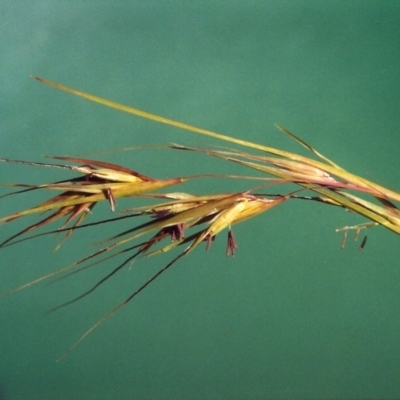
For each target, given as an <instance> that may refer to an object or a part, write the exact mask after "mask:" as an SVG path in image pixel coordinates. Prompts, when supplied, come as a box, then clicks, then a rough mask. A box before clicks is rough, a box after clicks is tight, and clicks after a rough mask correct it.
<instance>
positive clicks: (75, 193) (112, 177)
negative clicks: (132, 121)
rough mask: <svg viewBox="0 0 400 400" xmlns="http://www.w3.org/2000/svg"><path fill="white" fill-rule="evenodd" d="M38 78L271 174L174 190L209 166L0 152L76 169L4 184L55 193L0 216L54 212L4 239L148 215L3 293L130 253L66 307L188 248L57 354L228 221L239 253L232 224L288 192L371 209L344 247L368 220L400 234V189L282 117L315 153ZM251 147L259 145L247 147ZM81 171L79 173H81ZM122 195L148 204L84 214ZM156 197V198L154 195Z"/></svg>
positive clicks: (231, 247) (231, 249)
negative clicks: (126, 270) (187, 171)
mask: <svg viewBox="0 0 400 400" xmlns="http://www.w3.org/2000/svg"><path fill="white" fill-rule="evenodd" d="M34 79H36V80H38V81H39V82H42V83H45V84H47V85H49V86H52V87H54V88H57V89H60V90H63V91H65V92H69V93H72V94H74V95H77V96H80V97H83V98H85V99H87V100H90V101H94V102H97V103H100V104H102V105H105V106H107V107H111V108H115V109H117V110H120V111H124V112H127V113H130V114H134V115H136V116H139V117H143V118H146V119H150V120H153V121H155V122H160V123H164V124H167V125H171V126H174V127H176V128H181V129H184V130H187V131H191V132H194V133H197V134H200V135H206V136H210V137H212V138H214V139H218V140H222V141H225V142H229V143H231V144H234V145H238V146H239V149H240V148H241V149H243V150H237V149H222V150H215V149H204V148H193V147H187V146H182V145H177V144H172V145H169V146H168V147H169V148H170V149H171V150H173V151H192V152H197V153H203V154H204V155H205V156H209V157H217V158H219V159H222V160H225V161H227V162H231V163H236V164H240V165H242V166H244V167H247V168H249V169H250V170H257V171H260V172H262V173H265V174H266V177H265V178H263V177H254V176H243V177H238V176H236V175H226V176H225V177H226V178H236V179H237V178H242V179H243V180H248V181H250V180H253V182H254V180H255V179H256V180H259V184H258V186H256V187H254V183H253V187H249V188H248V190H246V191H238V192H231V193H218V194H190V193H184V192H166V191H165V189H166V188H169V187H171V186H176V185H179V184H181V183H183V182H185V181H189V180H192V179H199V178H201V177H202V175H197V176H191V177H174V178H170V179H156V178H151V177H148V176H145V175H142V174H140V173H139V172H136V171H134V170H131V169H128V168H126V167H122V166H119V165H115V164H110V163H107V162H103V161H97V160H91V159H86V158H76V157H51V158H52V159H53V160H56V162H57V163H58V164H55V163H39V162H28V161H19V160H9V159H5V158H2V159H0V161H3V162H9V163H22V164H26V165H29V166H40V167H46V168H58V169H63V170H66V171H68V172H71V173H73V174H75V176H74V177H73V178H71V179H67V180H62V181H58V182H54V183H46V184H42V185H31V184H27V183H12V184H4V185H3V186H7V187H14V188H18V189H17V191H14V192H12V193H8V194H5V195H3V196H1V197H3V198H4V197H6V196H10V195H16V194H21V193H23V192H29V191H33V190H41V191H51V192H55V193H56V194H55V195H53V197H51V198H50V199H49V200H47V201H45V202H43V203H41V204H38V205H36V206H34V207H31V208H29V209H27V210H24V211H19V212H16V213H14V214H11V215H9V216H5V217H3V218H0V222H1V223H6V222H11V221H13V220H15V219H17V218H21V217H24V216H26V215H31V214H37V213H40V214H42V213H49V215H47V216H46V217H44V218H43V217H42V218H41V219H40V218H39V221H38V222H36V223H34V224H32V225H30V226H28V227H27V228H25V229H23V230H22V231H20V232H18V233H16V234H14V235H12V236H11V237H10V238H8V239H7V240H5V241H4V242H3V243H1V244H0V248H2V247H6V246H10V245H12V244H16V243H18V242H20V241H22V240H25V239H21V238H20V237H21V236H22V235H24V234H27V233H29V232H32V231H35V230H36V229H38V228H40V227H43V226H46V225H48V224H50V223H52V222H56V221H58V220H60V221H62V222H61V225H60V227H59V228H58V229H56V230H53V231H51V232H46V233H45V234H49V233H64V234H65V235H64V240H65V239H67V238H68V237H69V236H70V235H71V234H72V233H73V232H75V231H76V230H78V229H80V228H84V227H85V228H88V227H91V226H97V225H98V224H101V223H109V222H112V221H115V220H118V219H121V218H139V217H144V218H145V222H142V223H137V224H134V225H133V226H132V227H131V228H129V229H128V230H126V231H124V232H121V233H119V234H117V235H114V236H112V237H110V238H108V239H106V240H104V241H103V242H102V243H100V244H98V245H99V247H100V248H99V249H98V250H96V251H94V252H93V253H91V254H90V255H88V256H86V257H84V258H82V259H80V260H78V261H75V262H74V263H72V264H70V265H67V266H64V267H62V268H60V269H58V270H55V271H53V272H51V273H49V274H47V275H45V276H42V277H39V278H38V279H36V280H34V281H31V282H28V283H26V284H24V285H22V286H19V287H17V288H15V289H13V290H10V291H8V292H7V293H3V294H2V295H0V296H7V295H9V294H11V293H15V292H17V291H19V290H21V289H24V288H26V287H29V286H31V285H33V284H36V283H38V282H40V281H43V280H45V279H48V278H54V277H55V276H58V275H59V276H68V275H70V274H73V273H76V272H78V271H81V270H83V269H86V268H90V267H93V266H95V265H97V264H99V263H101V262H104V261H106V260H108V259H112V258H114V257H125V258H124V259H123V260H122V261H120V262H119V263H117V265H116V266H115V267H114V269H113V270H112V271H111V272H110V273H108V274H107V275H106V276H104V277H103V278H102V279H101V280H100V281H98V282H97V283H96V284H95V285H93V286H92V287H91V288H90V289H89V290H87V291H86V292H85V293H83V294H81V295H80V296H79V297H77V298H75V299H72V300H71V301H69V302H68V303H65V304H62V305H61V306H59V307H56V308H55V309H58V308H60V307H64V306H66V305H68V304H71V303H72V302H75V301H77V300H80V299H82V298H83V297H85V296H87V295H88V294H90V293H91V292H93V291H94V290H96V289H97V288H98V287H99V286H100V285H102V284H103V283H104V282H106V281H107V280H108V279H109V278H111V277H112V276H113V275H114V274H116V273H117V272H118V271H119V270H121V269H122V268H123V267H125V266H126V265H128V264H130V263H131V262H132V261H133V260H134V259H136V258H138V257H142V258H143V257H150V256H155V255H159V254H163V253H168V252H169V251H170V250H173V249H175V248H179V249H181V251H180V252H179V253H178V255H176V256H174V257H173V258H172V259H171V260H170V261H169V262H168V263H167V264H166V265H164V266H163V267H162V268H161V269H160V270H159V271H158V272H157V273H156V274H155V275H154V276H152V277H151V278H150V279H149V280H148V281H147V282H145V283H144V284H143V285H142V286H140V287H139V288H138V289H137V290H136V291H134V292H133V293H132V294H131V295H130V296H129V297H128V298H126V299H125V300H124V301H123V302H122V303H120V304H119V305H117V306H116V307H115V308H114V309H112V310H111V311H109V312H108V313H107V314H105V315H104V316H103V317H102V318H100V319H99V320H98V321H97V322H96V323H95V324H94V325H93V326H92V327H90V328H89V329H88V330H87V331H86V332H85V333H84V334H83V335H82V336H81V337H80V338H79V339H78V340H77V341H76V342H75V343H74V344H73V345H72V346H71V347H70V348H69V349H68V350H67V351H66V353H64V354H63V355H62V356H61V357H60V358H59V360H60V359H62V358H64V357H65V356H66V355H67V354H68V353H69V352H70V351H71V350H72V349H73V348H74V347H75V346H77V345H78V344H79V343H80V342H81V341H82V340H83V339H84V338H85V337H86V336H88V335H89V334H90V333H91V332H92V331H93V330H94V329H95V328H97V327H98V326H99V325H100V324H102V323H103V322H104V321H106V320H107V319H108V318H110V317H111V316H112V315H113V314H114V313H116V312H117V311H118V310H120V309H121V308H122V307H124V306H125V305H126V304H127V303H128V302H130V301H131V300H132V299H133V298H134V297H135V296H136V295H137V294H139V293H140V292H141V291H142V290H143V289H145V288H146V287H147V286H148V285H149V284H150V283H151V282H153V281H154V280H155V279H156V278H158V277H159V276H160V275H161V274H162V273H163V272H165V271H166V270H167V269H168V268H170V267H171V266H172V265H173V264H174V263H175V262H176V261H177V260H178V259H180V258H182V257H184V256H186V255H187V254H189V253H191V252H192V251H193V250H194V249H195V248H196V247H198V246H199V245H200V244H202V243H203V242H204V243H205V247H206V249H207V250H208V249H209V248H210V246H211V244H212V242H213V240H214V239H215V237H216V236H217V235H218V234H219V233H220V232H222V231H223V230H227V232H228V234H227V244H226V255H227V256H233V255H235V251H236V248H237V242H236V239H235V236H234V234H233V230H232V227H233V225H235V224H237V223H240V222H243V221H245V220H247V219H250V218H252V217H255V216H257V215H259V214H261V213H263V212H266V211H268V210H270V209H271V208H273V207H275V206H278V205H280V204H282V203H284V202H286V201H288V200H299V199H301V200H307V201H318V202H322V203H324V204H326V205H330V206H335V207H342V208H344V209H346V210H350V211H352V212H354V213H357V214H360V215H362V216H364V217H366V218H367V221H366V222H365V223H363V224H360V225H355V226H345V227H341V228H338V229H336V231H337V232H343V240H342V248H343V247H344V246H345V243H346V238H347V233H348V231H350V230H354V231H355V239H356V240H357V238H358V236H359V233H360V231H361V230H366V229H367V228H370V227H373V226H377V225H381V226H383V227H385V228H387V229H390V230H391V231H393V232H395V233H397V234H400V211H399V208H398V207H397V206H396V202H399V201H400V193H397V192H395V191H392V190H390V189H387V188H385V187H383V186H380V185H378V184H376V183H374V182H371V181H368V180H366V179H364V178H362V177H360V176H357V175H355V174H352V173H350V172H348V171H346V170H345V169H343V168H342V167H340V166H339V165H337V164H336V163H334V162H333V161H331V160H329V159H328V158H326V157H325V156H323V155H322V154H321V153H319V152H318V151H317V150H315V149H314V148H313V147H311V146H310V145H309V144H307V143H306V142H305V141H303V140H302V139H300V138H299V137H297V136H295V135H294V134H293V133H291V132H289V131H288V130H287V129H285V128H283V127H281V126H279V125H277V127H278V129H279V130H281V131H282V132H283V133H285V134H286V135H288V136H289V137H291V138H292V139H294V140H295V141H297V142H298V143H299V144H301V145H302V146H304V147H305V148H306V149H308V150H309V151H310V152H311V153H312V155H313V157H314V158H309V157H305V156H302V155H299V154H296V153H292V152H287V151H284V150H280V149H276V148H273V147H268V146H265V145H262V144H257V143H253V142H249V141H245V140H241V139H236V138H234V137H231V136H226V135H222V134H219V133H215V132H212V131H209V130H206V129H202V128H197V127H194V126H192V125H188V124H185V123H182V122H177V121H174V120H171V119H168V118H163V117H160V116H158V115H154V114H151V113H148V112H145V111H141V110H138V109H136V108H132V107H128V106H124V105H121V104H118V103H115V102H112V101H109V100H105V99H102V98H100V97H97V96H94V95H91V94H88V93H84V92H82V91H79V90H75V89H72V88H69V87H67V86H64V85H61V84H59V83H55V82H52V81H49V80H46V79H42V78H38V77H34ZM244 150H246V151H244ZM251 150H253V151H255V152H254V153H253V152H249V151H251ZM77 174H78V176H76V175H77ZM203 176H204V175H203ZM219 178H221V176H219ZM283 184H292V186H293V184H294V185H296V186H297V187H298V189H297V190H295V191H291V192H289V193H286V194H274V193H258V191H260V190H266V189H267V188H270V187H271V186H278V185H279V187H282V185H283ZM160 189H163V191H161V192H160V191H159V190H160ZM303 191H307V192H311V193H313V195H312V196H307V195H304V194H303ZM360 196H362V197H360ZM122 197H128V198H136V199H138V200H140V201H141V202H142V204H143V205H141V206H138V207H135V208H131V209H128V210H121V212H122V213H123V216H120V217H115V218H111V219H108V220H104V221H97V222H88V223H86V224H83V221H84V220H85V219H86V218H88V216H89V215H90V214H91V211H92V210H93V208H94V206H95V205H96V204H97V203H98V202H100V201H106V202H108V203H109V206H110V209H111V211H115V210H116V208H117V201H118V199H119V198H122ZM150 200H151V202H152V203H151V204H150V203H149V202H150ZM154 202H155V203H154ZM85 222H86V221H85ZM36 236H39V235H36ZM33 237H35V236H31V237H29V238H28V239H30V238H33ZM366 240H367V236H366V235H365V236H364V238H363V240H362V242H361V245H360V246H359V249H360V250H362V249H363V248H364V247H365V245H366ZM62 242H63V241H62ZM62 242H61V243H60V244H59V245H57V247H56V250H57V249H58V248H59V247H60V246H61V244H62Z"/></svg>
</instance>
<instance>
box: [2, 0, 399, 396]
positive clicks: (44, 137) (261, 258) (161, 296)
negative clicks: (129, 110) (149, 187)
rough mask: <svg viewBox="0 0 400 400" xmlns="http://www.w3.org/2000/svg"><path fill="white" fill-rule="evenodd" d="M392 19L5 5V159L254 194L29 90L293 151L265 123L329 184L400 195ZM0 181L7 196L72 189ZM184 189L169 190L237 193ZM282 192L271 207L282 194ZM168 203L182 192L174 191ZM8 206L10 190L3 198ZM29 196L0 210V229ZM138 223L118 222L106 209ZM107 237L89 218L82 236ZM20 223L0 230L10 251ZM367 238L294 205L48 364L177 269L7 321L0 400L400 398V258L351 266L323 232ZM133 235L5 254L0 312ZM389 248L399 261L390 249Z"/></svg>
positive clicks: (164, 135) (24, 306) (351, 255)
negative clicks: (101, 164) (71, 91)
mask: <svg viewBox="0 0 400 400" xmlns="http://www.w3.org/2000/svg"><path fill="white" fill-rule="evenodd" d="M399 26H400V3H399V2H398V1H196V2H192V1H130V2H128V1H114V2H108V1H80V2H78V1H76V2H75V1H18V2H16V1H15V2H14V1H7V0H6V1H2V2H1V5H0V51H1V64H0V69H1V70H0V72H1V75H0V76H1V98H0V117H1V118H0V135H1V136H0V149H1V151H0V156H1V157H8V158H13V159H23V160H30V161H40V160H42V159H41V156H42V155H70V156H72V155H82V154H85V155H88V154H90V155H91V157H92V158H99V159H102V160H106V161H111V162H116V163H120V164H121V165H125V166H127V167H130V168H132V169H134V170H137V171H139V172H141V173H143V174H146V175H150V176H154V177H159V178H166V177H173V176H184V175H188V174H194V173H216V172H221V173H237V174H239V173H243V174H246V173H248V171H247V170H245V169H244V168H241V167H240V166H237V165H230V164H228V163H224V162H222V161H218V160H215V159H211V158H207V157H206V156H205V155H195V154H186V153H183V152H182V153H179V152H173V151H167V150H159V149H157V150H154V149H153V150H140V151H126V152H122V153H121V152H120V153H112V154H103V155H101V154H100V155H99V154H96V153H98V152H104V151H106V150H109V149H117V148H121V147H127V146H138V145H144V144H167V143H171V142H175V143H181V144H186V145H192V146H194V145H206V144H207V145H208V146H211V145H220V144H221V143H218V142H216V141H213V140H211V139H207V138H203V137H200V136H196V135H194V134H192V133H185V132H184V131H180V130H178V129H173V128H171V127H167V126H162V125H159V124H156V123H153V122H150V121H145V120H141V119H139V118H136V117H133V116H130V115H127V114H123V113H120V112H118V111H115V110H111V109H106V108H104V107H102V106H100V105H96V104H93V103H89V102H86V101H84V100H82V99H79V98H76V97H73V96H71V95H68V94H66V93H62V92H59V91H56V90H54V89H51V88H49V87H46V86H44V85H41V84H39V83H38V82H36V81H34V80H32V79H30V78H29V75H30V74H36V75H39V76H42V77H45V78H48V79H52V80H55V81H58V82H62V83H65V84H67V85H70V86H72V87H76V88H80V89H82V90H85V91H88V92H91V93H94V94H97V95H100V96H103V97H106V98H108V99H112V100H115V101H119V102H121V103H124V104H129V105H132V106H135V107H138V108H141V109H144V110H148V111H150V112H154V113H157V114H160V115H163V116H166V117H169V118H173V119H177V120H180V121H184V122H187V123H191V124H194V125H196V126H201V127H204V128H208V129H212V130H215V131H217V132H221V133H225V134H229V135H232V136H235V137H240V138H243V139H247V140H252V141H257V142H260V143H265V144H268V145H272V146H275V147H279V148H284V149H288V150H292V151H298V152H302V153H304V154H306V153H305V150H304V149H302V148H300V147H299V146H298V145H297V144H296V143H293V142H292V141H291V140H290V139H289V138H287V137H285V136H284V135H282V134H281V133H279V132H278V131H277V130H276V129H275V128H274V126H273V124H274V123H279V124H282V125H283V126H285V127H286V128H288V129H289V130H291V131H293V132H294V133H296V134H297V135H299V136H300V137H302V138H303V139H304V140H306V141H308V142H309V143H311V144H312V145H313V146H314V147H316V148H317V149H318V150H320V151H321V152H322V153H323V154H325V155H327V156H328V157H330V158H331V159H333V160H334V161H335V162H337V163H338V164H339V165H342V166H343V167H345V168H347V169H349V170H350V171H352V172H355V173H358V174H360V175H362V176H364V177H365V178H368V179H371V180H375V181H377V182H379V183H382V184H384V185H387V186H389V187H392V188H395V189H396V188H397V189H399V183H398V171H399V167H400V157H399V148H400V144H399V126H400V112H399V100H400V74H399V71H400V32H399ZM69 177H70V174H68V173H67V172H64V171H60V170H52V169H45V168H38V167H29V166H21V165H16V164H6V163H2V164H1V165H0V182H2V183H11V182H25V183H44V182H50V181H55V180H62V179H67V178H69ZM249 185H251V183H249V182H246V183H245V184H244V185H243V184H241V183H238V182H235V181H215V182H214V181H212V180H202V181H200V180H199V181H195V182H193V183H191V184H189V185H186V186H182V187H180V188H179V189H178V188H177V189H176V190H181V191H183V190H186V191H190V192H193V193H207V192H216V191H221V190H232V191H234V190H243V189H244V188H246V187H249ZM278 189H281V190H283V188H278ZM174 190H175V189H174ZM2 192H3V193H7V189H2ZM42 199H43V197H42V195H41V194H40V193H31V194H25V195H18V196H16V197H5V198H2V199H1V203H0V204H1V215H2V216H4V215H7V214H10V213H12V212H15V211H18V210H22V209H25V208H28V207H30V206H32V205H35V204H36V203H38V202H39V201H40V200H42ZM132 204H137V203H135V202H134V201H133V202H132V201H126V200H125V201H120V202H119V203H118V209H122V208H124V207H129V206H132ZM107 216H109V213H108V209H107V206H106V205H102V206H99V207H96V209H95V210H94V215H93V217H92V218H93V220H97V219H99V218H105V217H107ZM34 221H36V219H35V218H27V219H26V220H21V221H14V222H13V223H10V224H7V225H3V226H1V237H0V238H1V239H2V240H4V239H6V238H7V237H9V236H10V235H12V234H13V233H15V232H17V231H18V230H19V229H22V228H23V227H24V226H26V225H27V224H29V223H33V222H34ZM362 222H364V220H363V219H362V218H361V217H359V216H357V215H353V214H351V213H348V212H346V211H344V210H340V209H334V208H331V207H327V206H324V205H320V204H309V203H306V202H300V201H297V202H296V201H293V202H292V203H290V202H289V203H286V204H284V205H282V206H280V207H278V208H276V209H273V210H271V211H270V212H268V213H266V214H264V215H262V216H260V217H257V218H256V219H254V220H250V221H248V222H246V223H244V224H242V225H239V226H237V227H236V228H235V235H236V238H237V240H238V244H239V248H238V251H237V255H236V257H234V258H226V257H225V255H224V251H225V238H224V234H222V235H220V236H219V237H218V238H217V240H216V242H215V243H214V244H213V246H212V248H211V250H210V251H209V252H207V253H206V252H205V251H204V250H203V248H201V247H203V246H200V248H198V249H197V250H196V251H195V252H194V253H192V254H191V255H190V257H187V258H186V259H183V260H180V261H179V262H178V263H177V264H176V265H175V266H174V267H173V268H171V269H170V270H169V271H168V272H167V273H165V275H163V276H162V277H160V278H159V279H158V280H157V281H156V282H154V283H153V284H152V285H150V286H149V287H148V288H147V289H146V290H145V291H144V292H142V293H141V294H140V295H139V296H138V297H137V298H136V299H135V301H133V302H132V303H130V304H129V306H127V307H126V308H124V309H123V310H122V311H121V312H119V313H118V314H117V315H115V316H114V317H113V318H111V319H110V320H109V321H107V322H106V323H104V324H103V325H102V326H101V327H99V328H98V329H97V330H96V331H95V332H93V333H92V334H91V335H90V336H89V337H88V338H87V339H86V340H85V341H84V342H82V343H81V345H79V346H78V347H77V348H76V349H75V350H74V351H73V352H72V353H71V355H70V356H69V357H68V358H67V359H65V360H64V361H62V362H60V363H55V359H56V358H57V357H58V356H60V355H61V354H62V353H63V352H64V351H65V350H66V349H67V348H68V347H69V346H70V345H71V344H72V343H73V342H74V341H75V340H76V339H77V338H78V337H79V336H80V335H81V334H82V333H83V332H84V331H85V330H86V329H87V328H89V327H90V326H91V325H92V324H93V323H94V322H95V321H96V320H97V319H98V318H100V317H101V316H102V315H103V314H104V313H106V312H107V311H109V310H110V309H111V308H113V307H114V306H115V305H116V304H118V303H119V302H120V301H122V300H123V299H125V298H126V297H127V296H128V295H129V293H131V292H132V291H134V290H135V288H137V287H138V286H139V285H140V284H141V283H142V282H144V281H145V279H146V277H148V276H150V275H151V274H152V273H154V272H155V271H156V270H157V269H158V268H160V267H161V266H162V265H164V264H165V263H166V262H167V261H168V260H169V259H170V258H171V255H168V254H167V255H165V256H159V257H155V258H151V259H148V260H140V262H137V263H135V264H134V265H133V266H132V267H131V268H126V269H125V270H123V271H121V272H120V273H119V274H118V275H117V276H115V277H114V278H113V279H112V280H110V281H109V283H108V284H106V285H104V286H103V287H102V288H101V289H99V290H98V291H97V292H96V293H93V295H91V296H89V297H87V298H85V299H84V300H82V301H80V302H78V303H75V304H73V305H71V306H69V307H67V308H64V309H61V310H59V311H57V312H55V313H51V314H47V311H48V310H49V309H51V308H52V307H54V306H56V305H58V304H60V303H62V302H63V301H66V300H68V299H71V298H73V297H74V296H76V295H78V294H79V293H81V292H82V291H84V290H85V289H88V288H90V287H91V285H93V283H94V282H96V281H97V280H98V279H100V278H101V277H102V276H104V274H106V273H107V271H109V270H111V269H112V267H113V265H115V263H113V262H109V263H106V264H104V265H99V266H97V267H96V268H92V269H91V270H88V271H86V272H83V273H81V274H77V275H75V276H73V277H70V278H68V279H65V280H62V281H58V282H56V283H54V284H51V285H46V284H39V285H37V286H35V287H31V288H29V289H26V290H24V291H22V292H19V293H17V294H14V295H12V296H9V297H5V298H2V299H1V300H0V324H1V335H0V337H1V339H0V346H1V347H0V354H1V362H0V399H41V400H44V399H54V398H57V399H339V398H340V399H356V398H357V399H359V398H362V399H367V398H369V399H376V398H380V399H389V398H399V397H400V379H399V377H400V333H399V332H400V318H399V317H400V287H399V282H400V268H399V258H398V257H399V251H398V243H399V242H398V240H399V239H398V238H397V237H396V235H395V234H393V233H391V232H389V231H385V230H384V229H383V228H374V229H371V231H370V232H369V233H368V236H369V238H368V243H367V245H366V247H365V249H364V251H362V252H360V251H358V246H359V244H358V243H355V242H354V241H353V240H352V237H351V238H350V237H349V240H348V243H347V246H346V248H345V249H344V250H341V249H340V242H341V235H340V234H338V233H335V228H338V227H341V226H344V225H347V224H349V225H352V224H357V223H362ZM131 223H132V221H131V222H128V223H127V222H125V223H122V224H119V225H117V224H115V225H107V226H101V227H98V228H95V229H93V230H87V231H81V232H76V233H75V234H74V235H73V237H72V238H71V239H70V240H69V241H68V242H67V243H66V244H65V246H64V247H63V248H62V249H61V250H60V251H59V252H57V253H56V254H52V249H53V248H54V246H55V244H56V243H57V241H56V240H55V239H54V238H52V237H41V238H39V239H35V240H32V241H27V242H23V243H20V244H18V245H15V246H10V247H7V248H4V249H2V250H1V259H0V260H1V262H0V263H1V265H0V291H1V292H5V291H7V290H9V289H12V288H14V287H15V286H18V285H20V284H22V283H25V282H28V281H29V280H31V279H34V278H36V277H39V276H41V275H43V274H45V273H47V272H50V271H52V270H54V269H55V268H57V267H61V266H64V265H67V264H68V263H70V262H72V261H74V260H76V259H78V258H80V257H83V256H84V255H86V254H88V253H89V252H92V251H93V249H92V248H90V247H89V246H90V244H91V243H94V242H96V241H98V240H101V239H102V238H105V237H107V236H108V235H110V234H111V233H115V232H118V231H120V230H122V229H126V227H127V226H128V227H129V226H131V225H130V224H131ZM396 249H397V250H396Z"/></svg>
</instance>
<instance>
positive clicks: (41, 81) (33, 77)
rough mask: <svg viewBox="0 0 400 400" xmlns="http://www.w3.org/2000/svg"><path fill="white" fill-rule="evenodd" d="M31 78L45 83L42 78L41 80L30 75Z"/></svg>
mask: <svg viewBox="0 0 400 400" xmlns="http://www.w3.org/2000/svg"><path fill="white" fill-rule="evenodd" d="M30 77H31V78H32V79H36V80H37V81H39V82H43V79H42V78H39V77H38V76H36V75H30Z"/></svg>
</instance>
